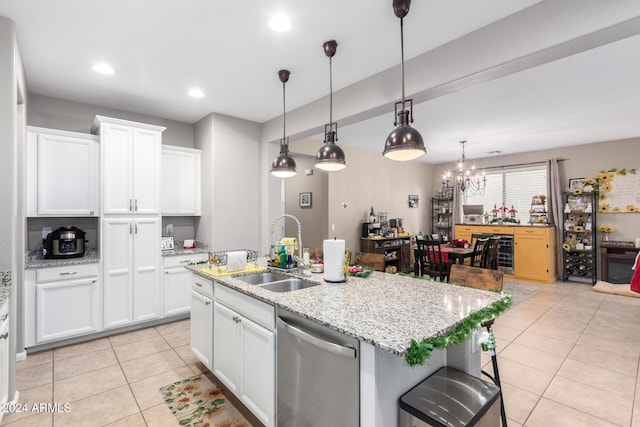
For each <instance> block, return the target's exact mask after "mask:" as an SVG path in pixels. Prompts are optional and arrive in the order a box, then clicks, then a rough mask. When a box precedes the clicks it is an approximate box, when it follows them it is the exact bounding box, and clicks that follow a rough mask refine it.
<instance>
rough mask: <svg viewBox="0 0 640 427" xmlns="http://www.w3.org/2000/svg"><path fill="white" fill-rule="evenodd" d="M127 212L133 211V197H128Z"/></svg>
mask: <svg viewBox="0 0 640 427" xmlns="http://www.w3.org/2000/svg"><path fill="white" fill-rule="evenodd" d="M129 212H133V199H129Z"/></svg>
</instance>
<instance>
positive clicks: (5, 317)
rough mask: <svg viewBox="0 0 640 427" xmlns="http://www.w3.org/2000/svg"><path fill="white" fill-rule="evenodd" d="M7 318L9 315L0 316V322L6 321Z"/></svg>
mask: <svg viewBox="0 0 640 427" xmlns="http://www.w3.org/2000/svg"><path fill="white" fill-rule="evenodd" d="M7 317H9V313H7V314H3V315H2V316H0V322H4V321H5V320H7Z"/></svg>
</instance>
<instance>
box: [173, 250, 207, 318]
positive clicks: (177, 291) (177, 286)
mask: <svg viewBox="0 0 640 427" xmlns="http://www.w3.org/2000/svg"><path fill="white" fill-rule="evenodd" d="M208 257H209V255H208V254H207V253H199V254H188V255H175V256H165V257H163V258H162V264H163V266H164V275H163V288H164V304H163V306H164V308H163V314H164V315H165V316H175V315H177V314H183V313H188V312H189V309H190V307H191V276H192V275H193V274H192V273H191V271H189V270H187V269H186V268H184V267H185V266H187V265H191V264H198V263H201V262H203V261H207V258H208Z"/></svg>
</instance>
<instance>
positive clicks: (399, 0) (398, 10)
mask: <svg viewBox="0 0 640 427" xmlns="http://www.w3.org/2000/svg"><path fill="white" fill-rule="evenodd" d="M410 6H411V0H393V12H394V13H395V15H396V16H397V17H398V18H400V50H401V55H402V61H401V69H402V101H400V102H396V104H395V114H396V118H397V119H396V120H395V122H394V125H395V126H396V128H395V129H394V130H393V131H391V133H390V134H389V136H388V137H387V141H386V142H385V145H384V151H383V152H382V154H383V155H384V156H385V157H386V158H388V159H392V160H400V161H406V160H414V159H417V158H418V157H420V156H422V155H424V154H425V153H426V152H427V150H426V149H425V148H424V140H423V139H422V135H420V132H418V131H417V130H416V129H414V128H412V127H411V125H410V123H413V100H412V99H405V94H404V32H403V27H404V22H403V18H404V17H405V16H407V14H408V13H409V7H410ZM406 104H409V110H407V109H406ZM398 106H401V108H400V111H398Z"/></svg>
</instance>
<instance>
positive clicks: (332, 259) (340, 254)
mask: <svg viewBox="0 0 640 427" xmlns="http://www.w3.org/2000/svg"><path fill="white" fill-rule="evenodd" d="M344 250H345V242H344V240H342V239H328V240H325V241H324V242H323V244H322V258H323V260H324V276H323V277H324V280H325V281H326V282H333V283H339V282H344V280H345V279H344V271H342V267H343V266H344Z"/></svg>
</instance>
